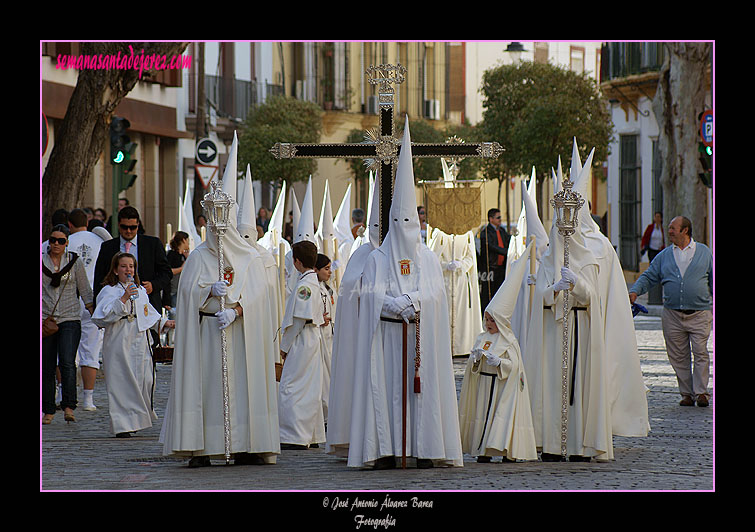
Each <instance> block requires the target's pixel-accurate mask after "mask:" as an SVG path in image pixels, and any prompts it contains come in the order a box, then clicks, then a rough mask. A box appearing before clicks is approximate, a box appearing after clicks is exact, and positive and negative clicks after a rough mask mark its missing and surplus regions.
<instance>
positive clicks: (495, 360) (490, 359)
mask: <svg viewBox="0 0 755 532" xmlns="http://www.w3.org/2000/svg"><path fill="white" fill-rule="evenodd" d="M485 362H487V363H488V365H489V366H498V365H500V364H501V359H500V357H497V356H495V355H494V354H493V353H490V352H488V351H485Z"/></svg>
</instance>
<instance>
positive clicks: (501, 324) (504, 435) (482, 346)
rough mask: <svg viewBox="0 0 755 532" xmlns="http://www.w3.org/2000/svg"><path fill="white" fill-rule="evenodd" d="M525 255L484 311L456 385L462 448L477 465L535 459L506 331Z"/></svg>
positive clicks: (521, 380) (520, 374) (518, 368)
mask: <svg viewBox="0 0 755 532" xmlns="http://www.w3.org/2000/svg"><path fill="white" fill-rule="evenodd" d="M531 245H532V243H530V245H529V246H528V247H527V250H528V251H529V248H530V246H531ZM527 256H528V253H526V254H524V255H523V256H522V257H520V258H519V259H518V260H517V261H516V262H515V263H513V264H512V266H511V270H510V271H509V274H508V275H507V276H506V280H505V281H504V283H503V285H501V287H500V288H499V289H498V291H497V292H496V294H495V296H494V297H493V299H492V300H491V301H490V303H489V304H488V306H487V308H486V309H485V329H486V330H485V331H484V332H482V333H480V334H479V335H478V336H477V339H476V341H475V344H474V347H473V348H472V351H471V354H470V356H469V359H468V361H467V367H466V370H465V373H464V379H463V381H462V385H461V394H460V397H459V427H460V430H461V443H462V450H463V451H464V452H465V453H468V454H471V455H473V456H477V461H478V462H490V461H491V458H492V457H493V456H501V457H502V461H504V462H507V461H508V462H513V461H516V460H537V447H536V445H535V431H534V427H533V424H532V412H531V407H530V400H529V390H528V388H527V379H526V377H525V374H524V364H523V362H522V357H521V352H520V349H519V343H518V341H517V339H516V336H515V335H514V333H513V331H512V330H511V315H512V313H513V310H514V307H515V305H516V299H517V296H518V294H519V288H520V286H521V284H522V278H523V276H524V273H525V271H526V266H527Z"/></svg>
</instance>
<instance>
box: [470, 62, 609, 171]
mask: <svg viewBox="0 0 755 532" xmlns="http://www.w3.org/2000/svg"><path fill="white" fill-rule="evenodd" d="M480 92H481V93H482V95H483V97H484V103H483V107H484V109H485V110H484V113H483V120H482V122H481V123H480V124H479V126H478V129H479V130H480V132H481V133H483V136H485V137H487V138H488V140H495V141H497V142H499V143H500V144H501V145H502V146H503V148H504V149H505V152H504V153H503V154H502V155H501V156H500V157H498V159H495V160H486V161H484V162H483V164H482V166H483V173H484V175H485V176H486V177H487V178H489V179H499V180H501V179H506V178H508V177H511V176H516V175H528V174H529V173H530V172H531V171H532V167H533V166H535V169H536V172H537V174H538V175H540V176H542V175H548V174H550V168H551V167H553V168H555V167H556V165H557V162H558V157H559V156H561V163H562V166H563V167H564V168H565V169H566V168H569V166H570V164H571V154H572V144H573V139H574V138H575V137H576V139H577V147H578V148H579V152H580V156H581V158H582V160H583V162H584V159H585V158H586V157H587V155H588V153H589V152H590V150H592V148H593V147H594V148H595V155H594V156H593V165H594V166H598V165H600V164H601V162H602V161H605V160H606V158H607V156H608V145H609V143H610V142H611V140H612V135H613V124H612V122H611V117H610V114H609V112H608V109H607V106H606V104H605V101H604V100H603V99H602V96H601V93H600V91H599V88H598V85H597V82H596V81H595V80H594V79H592V78H590V77H588V76H587V75H586V74H577V73H575V72H572V71H570V70H568V69H566V68H564V67H561V66H557V65H553V64H550V63H545V64H543V63H533V62H519V63H515V64H512V65H500V66H498V67H495V68H493V69H490V70H487V71H486V72H485V73H484V74H483V79H482V87H481V89H480Z"/></svg>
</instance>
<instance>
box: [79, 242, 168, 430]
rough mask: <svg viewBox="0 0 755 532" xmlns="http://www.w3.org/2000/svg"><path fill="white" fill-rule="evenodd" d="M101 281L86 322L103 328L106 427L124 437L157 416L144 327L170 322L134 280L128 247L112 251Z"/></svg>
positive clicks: (136, 276) (150, 360) (148, 341)
mask: <svg viewBox="0 0 755 532" xmlns="http://www.w3.org/2000/svg"><path fill="white" fill-rule="evenodd" d="M104 284H105V286H104V287H103V288H102V290H101V291H100V293H99V294H98V295H97V306H96V308H95V311H94V314H93V315H92V322H93V323H94V324H95V325H97V326H98V327H100V328H102V329H104V330H105V334H104V337H103V344H102V364H103V371H104V373H105V383H106V385H107V393H108V409H109V413H110V427H111V429H112V431H113V432H114V433H115V435H116V437H118V438H128V437H130V436H131V433H133V432H136V431H138V430H142V429H146V428H149V427H151V426H152V422H153V421H155V420H157V414H156V413H155V410H154V404H153V392H154V382H155V380H154V364H153V362H152V350H151V345H150V344H151V336H150V333H149V331H148V329H150V328H155V329H157V330H161V329H162V328H163V327H168V328H172V327H173V324H174V322H173V321H171V320H165V321H164V320H162V319H161V317H160V314H158V312H157V311H156V310H155V308H154V307H153V306H152V305H151V304H150V302H149V297H148V295H147V291H146V290H145V289H144V287H143V286H140V283H139V276H138V274H137V265H136V258H135V257H134V256H133V255H131V254H130V253H118V254H116V255H115V256H114V257H113V260H112V263H111V267H110V272H109V273H108V275H107V276H106V277H105V280H104ZM132 296H136V298H135V299H131V297H132Z"/></svg>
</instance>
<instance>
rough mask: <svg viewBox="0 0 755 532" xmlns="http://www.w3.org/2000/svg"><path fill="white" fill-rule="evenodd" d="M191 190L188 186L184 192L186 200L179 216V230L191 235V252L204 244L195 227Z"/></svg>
mask: <svg viewBox="0 0 755 532" xmlns="http://www.w3.org/2000/svg"><path fill="white" fill-rule="evenodd" d="M190 192H191V189H190V188H189V187H188V186H187V187H186V190H185V191H184V199H183V202H182V204H181V212H180V213H179V216H178V230H179V231H183V232H184V233H186V234H188V235H189V251H194V248H195V247H197V246H198V245H199V244H201V243H202V238H201V237H200V236H199V233H197V227H196V226H195V225H194V209H193V208H192V206H191V201H192V198H191V195H190Z"/></svg>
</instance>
